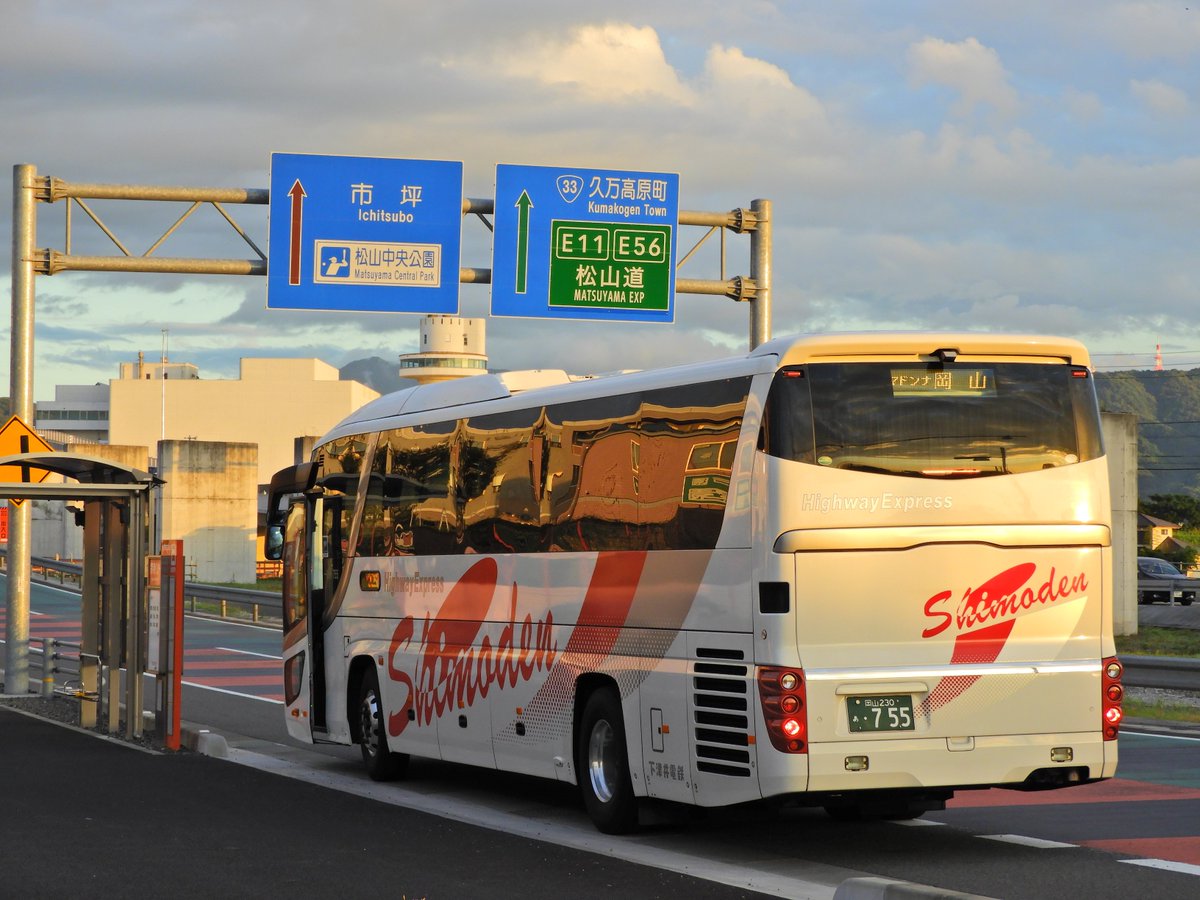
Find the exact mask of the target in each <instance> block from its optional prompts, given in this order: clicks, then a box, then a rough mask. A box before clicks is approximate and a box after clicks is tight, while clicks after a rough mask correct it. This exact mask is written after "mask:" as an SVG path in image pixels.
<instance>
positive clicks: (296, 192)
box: [288, 178, 308, 284]
mask: <svg viewBox="0 0 1200 900" xmlns="http://www.w3.org/2000/svg"><path fill="white" fill-rule="evenodd" d="M288 196H289V197H291V198H292V234H291V242H290V244H289V245H288V284H299V283H300V226H301V222H302V221H303V220H304V198H305V197H307V196H308V194H306V193H305V192H304V185H302V184H301V183H300V179H299V178H297V179H296V181H295V183H294V184H293V185H292V189H291V190H290V191H288Z"/></svg>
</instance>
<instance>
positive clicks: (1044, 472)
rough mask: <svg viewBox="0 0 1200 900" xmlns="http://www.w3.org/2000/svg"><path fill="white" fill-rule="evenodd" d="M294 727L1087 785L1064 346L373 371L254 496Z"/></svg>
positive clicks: (384, 743)
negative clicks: (274, 564) (266, 495)
mask: <svg viewBox="0 0 1200 900" xmlns="http://www.w3.org/2000/svg"><path fill="white" fill-rule="evenodd" d="M270 509H271V512H270V513H269V516H270V524H271V528H270V532H271V533H270V535H269V539H268V543H269V544H272V545H273V547H272V549H271V550H270V551H269V552H271V553H272V554H273V555H281V556H282V558H283V560H284V591H283V593H284V636H283V644H284V680H285V695H286V717H287V723H288V727H289V731H290V733H291V734H292V735H293V736H294V737H297V738H300V739H302V740H307V741H315V742H332V743H342V744H348V743H358V744H360V745H361V748H362V754H363V759H364V761H365V764H366V767H367V770H368V772H369V774H370V775H371V776H372V777H373V778H376V779H385V778H390V777H395V776H397V775H399V774H400V773H401V772H402V771H403V770H404V768H405V766H406V765H407V762H408V759H409V757H410V755H414V754H415V755H418V756H426V757H433V758H437V759H442V760H447V761H454V762H461V763H469V764H473V765H479V766H486V767H491V768H497V769H502V770H506V771H512V772H521V773H527V774H531V775H538V776H543V777H546V778H554V779H559V780H561V781H565V782H569V783H574V784H578V785H579V786H580V789H581V793H582V795H583V800H584V804H585V806H586V807H587V810H588V813H589V814H590V816H591V817H592V819H593V820H594V822H595V823H596V825H597V827H599V828H600V829H601V830H603V831H607V832H623V831H627V830H630V829H632V828H634V827H636V823H637V808H638V802H639V799H640V798H643V797H650V798H659V799H663V800H668V801H677V802H679V803H686V804H696V805H700V806H723V805H729V804H740V803H745V802H748V801H756V800H764V799H767V800H774V801H776V802H779V803H795V804H802V805H812V806H822V807H824V808H825V809H826V810H828V811H829V813H830V814H831V815H833V816H835V817H857V816H877V817H879V816H883V817H892V818H905V817H913V816H918V815H920V814H921V813H923V812H925V811H928V810H931V809H940V808H942V807H943V806H944V804H945V801H946V800H947V799H948V798H950V797H951V796H953V792H954V791H955V790H961V789H974V788H987V787H991V786H1005V787H1011V788H1022V789H1042V788H1056V787H1061V786H1066V785H1072V784H1079V783H1083V782H1090V781H1095V780H1098V779H1102V778H1109V777H1111V776H1112V775H1113V774H1114V773H1115V771H1116V765H1117V741H1116V737H1117V732H1118V727H1119V724H1120V719H1121V697H1122V687H1121V683H1120V676H1121V666H1120V663H1119V662H1118V661H1117V659H1116V656H1115V648H1114V644H1113V638H1112V618H1111V610H1112V589H1113V582H1112V577H1111V574H1110V572H1111V544H1110V537H1111V530H1110V509H1109V494H1108V475H1107V471H1106V462H1105V459H1104V456H1103V448H1102V445H1101V437H1100V421H1099V413H1098V411H1097V406H1096V398H1095V392H1094V387H1093V379H1092V376H1091V372H1090V368H1089V360H1088V356H1087V352H1086V351H1085V349H1084V348H1083V347H1082V346H1081V345H1080V344H1078V343H1076V342H1074V341H1071V340H1066V339H1061V338H1052V337H1040V336H1021V335H1007V336H1005V335H982V334H965V333H951V334H944V333H943V334H938V333H927V334H871V333H865V334H839V335H814V336H798V337H791V338H784V339H778V340H774V341H771V342H769V343H766V344H764V345H762V346H760V347H758V348H757V349H756V350H754V351H753V352H751V353H750V354H748V355H746V356H744V357H739V358H735V359H730V360H724V361H718V362H705V363H699V364H695V365H687V366H680V367H676V368H668V369H662V370H659V371H647V372H637V373H629V374H619V375H612V376H606V377H597V378H590V379H573V378H568V377H567V376H565V375H563V374H562V373H561V372H559V373H551V372H534V373H522V374H516V375H507V376H493V375H481V376H475V377H471V378H465V379H461V380H458V381H452V382H444V383H440V384H432V385H424V386H419V387H415V388H411V389H409V390H406V391H401V392H398V393H395V394H390V395H387V396H384V397H381V398H379V399H378V400H376V401H373V402H372V403H370V404H368V405H367V406H366V407H364V408H363V409H362V410H360V411H358V412H357V413H354V414H353V415H351V416H350V417H348V418H347V419H346V420H345V421H343V422H341V423H340V424H338V425H337V426H336V427H334V429H333V430H332V431H331V432H330V433H329V434H328V435H326V436H325V437H324V438H323V439H322V440H321V442H320V444H319V446H318V447H317V449H316V450H315V452H314V454H313V459H312V461H311V462H308V463H304V464H302V465H298V466H294V467H292V468H290V469H285V470H283V471H281V472H279V473H278V474H277V475H276V476H275V478H274V480H273V482H272V486H271V499H270Z"/></svg>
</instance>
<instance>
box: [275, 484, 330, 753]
mask: <svg viewBox="0 0 1200 900" xmlns="http://www.w3.org/2000/svg"><path fill="white" fill-rule="evenodd" d="M311 520H312V518H310V504H309V501H308V500H307V499H297V500H295V501H294V502H292V504H291V505H290V506H289V508H288V512H287V518H286V520H285V524H284V527H283V547H282V559H283V590H282V595H283V684H284V705H285V708H286V710H287V716H286V719H287V729H288V734H289V735H291V736H292V737H294V738H296V739H297V740H301V741H307V742H310V743H311V742H312V739H313V736H312V728H313V720H312V698H313V696H314V693H313V687H314V686H313V683H312V682H313V676H312V671H313V660H314V654H313V648H312V643H313V641H312V634H313V632H314V631H316V630H318V629H317V628H315V627H314V625H313V623H312V622H311V621H310V619H311V615H310V614H311V611H312V604H311V602H310V598H311V592H310V584H311V583H312V582H313V581H315V580H317V579H319V578H320V574H321V573H320V569H319V565H318V569H317V571H316V572H314V571H313V570H312V568H311V567H310V560H312V559H313V553H312V549H313V546H314V543H316V546H317V547H318V548H319V546H320V544H319V543H318V542H314V541H312V540H311V539H310V534H309V528H308V523H309V521H311ZM316 558H317V560H318V561H319V560H320V556H319V555H317V557H316ZM314 576H315V577H314ZM318 621H319V620H318Z"/></svg>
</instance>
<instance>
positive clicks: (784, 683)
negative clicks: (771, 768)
mask: <svg viewBox="0 0 1200 900" xmlns="http://www.w3.org/2000/svg"><path fill="white" fill-rule="evenodd" d="M758 699H759V701H760V702H761V703H762V710H763V718H764V719H765V720H766V722H767V734H768V735H769V736H770V738H771V745H772V746H773V747H774V748H775V749H776V750H778V751H780V752H781V753H807V752H808V704H807V702H806V701H807V696H806V694H805V685H804V671H803V670H802V669H798V668H797V669H784V668H779V667H776V666H761V667H759V670H758Z"/></svg>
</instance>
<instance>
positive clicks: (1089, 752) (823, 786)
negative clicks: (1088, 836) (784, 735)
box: [808, 732, 1117, 792]
mask: <svg viewBox="0 0 1200 900" xmlns="http://www.w3.org/2000/svg"><path fill="white" fill-rule="evenodd" d="M1116 767H1117V749H1116V742H1115V741H1108V742H1106V741H1104V740H1103V739H1102V737H1101V735H1100V734H1099V733H1090V732H1085V733H1079V732H1076V733H1064V734H1035V735H999V736H983V737H965V738H916V739H899V740H897V739H891V740H874V741H844V742H832V743H819V744H810V745H809V752H808V771H809V778H808V790H809V791H810V792H818V791H838V792H840V791H851V790H882V789H891V788H909V789H914V788H933V787H939V788H951V789H953V788H966V787H988V786H1006V787H1024V788H1028V789H1043V788H1053V787H1063V786H1066V785H1068V784H1079V783H1082V782H1085V781H1095V780H1097V779H1101V778H1111V777H1112V776H1113V775H1114V774H1116Z"/></svg>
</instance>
